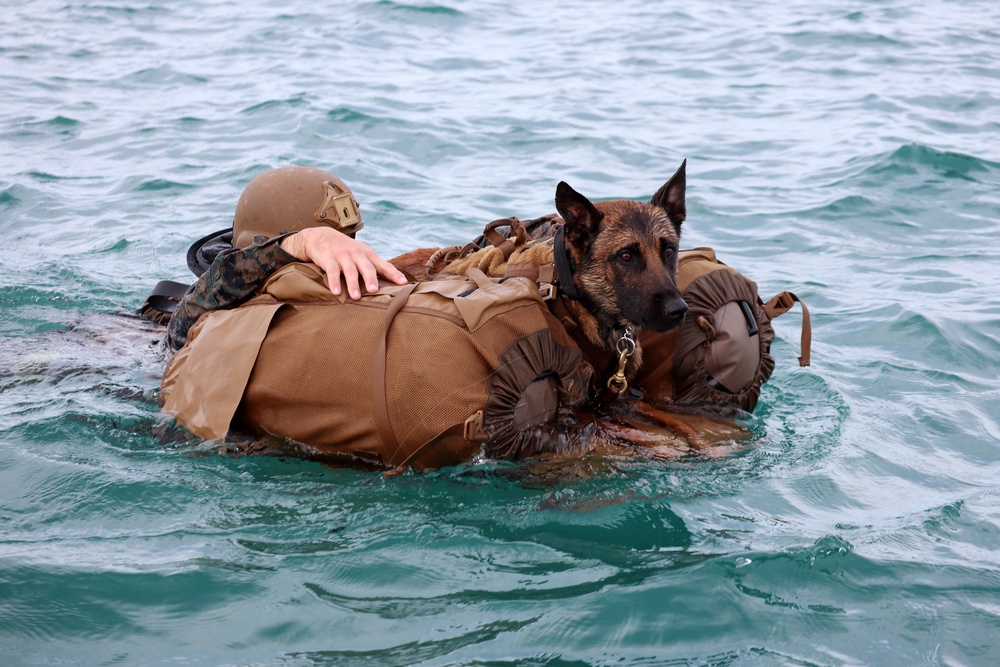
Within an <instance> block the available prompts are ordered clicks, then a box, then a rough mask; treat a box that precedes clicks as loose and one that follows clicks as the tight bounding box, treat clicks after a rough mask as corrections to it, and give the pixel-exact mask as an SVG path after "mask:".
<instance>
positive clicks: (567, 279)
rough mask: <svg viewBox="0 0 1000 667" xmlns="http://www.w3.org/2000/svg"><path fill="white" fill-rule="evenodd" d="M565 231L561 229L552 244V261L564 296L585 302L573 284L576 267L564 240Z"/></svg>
mask: <svg viewBox="0 0 1000 667" xmlns="http://www.w3.org/2000/svg"><path fill="white" fill-rule="evenodd" d="M565 229H566V228H565V227H560V228H559V229H558V231H556V238H555V241H554V242H553V244H552V261H553V262H554V263H555V265H556V277H557V278H558V279H559V287H560V288H561V289H562V292H563V294H565V295H566V296H567V297H569V298H570V299H573V300H574V301H583V297H582V296H581V294H580V292H579V290H577V289H576V283H574V282H573V270H574V269H575V268H576V267H575V266H573V258H572V257H570V256H569V253H567V252H566V243H565V241H564V240H563V232H564V230H565ZM584 305H586V304H584Z"/></svg>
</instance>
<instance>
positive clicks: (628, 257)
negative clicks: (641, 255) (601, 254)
mask: <svg viewBox="0 0 1000 667" xmlns="http://www.w3.org/2000/svg"><path fill="white" fill-rule="evenodd" d="M618 259H620V260H621V261H623V262H626V263H627V262H631V261H632V251H631V250H622V251H621V252H620V253H618Z"/></svg>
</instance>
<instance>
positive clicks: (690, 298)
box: [635, 248, 811, 412]
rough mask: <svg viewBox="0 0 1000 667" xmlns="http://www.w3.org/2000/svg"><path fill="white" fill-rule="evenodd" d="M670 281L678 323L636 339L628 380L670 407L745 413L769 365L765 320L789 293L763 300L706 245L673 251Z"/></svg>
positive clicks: (790, 301)
mask: <svg viewBox="0 0 1000 667" xmlns="http://www.w3.org/2000/svg"><path fill="white" fill-rule="evenodd" d="M678 261H679V267H678V280H677V286H678V288H679V289H680V290H681V293H682V295H683V297H684V301H685V302H686V303H687V304H688V312H687V316H686V317H685V319H684V323H683V324H682V325H681V326H680V327H679V328H677V329H674V330H672V331H668V332H666V333H657V332H647V333H644V334H643V335H642V337H641V338H640V341H641V343H642V349H643V365H642V368H640V369H639V373H638V375H637V377H636V379H635V382H636V384H637V385H638V386H640V387H642V388H643V389H644V390H645V391H646V394H647V396H649V397H650V398H652V399H661V400H662V399H666V400H669V401H672V402H674V403H677V404H682V405H692V406H698V407H702V408H704V407H707V406H715V407H716V408H718V409H719V411H720V412H726V411H728V410H729V409H734V408H739V409H741V410H745V411H747V412H753V409H754V407H756V405H757V401H758V399H759V398H760V392H761V387H762V386H763V384H764V383H765V382H767V380H768V378H770V377H771V373H772V371H773V370H774V359H773V358H772V357H771V343H772V342H773V341H774V329H773V328H772V327H771V320H772V319H774V318H775V317H777V316H778V315H781V314H782V313H785V312H787V311H788V310H789V309H790V308H791V307H792V306H793V305H794V304H795V303H796V302H799V299H798V297H797V296H795V295H794V294H792V293H790V292H781V293H779V294H778V295H776V296H775V297H774V298H772V299H771V300H769V301H768V302H767V303H764V302H763V301H762V300H761V299H760V297H759V296H758V294H757V285H756V283H754V282H753V281H752V280H750V279H749V278H747V277H746V276H744V275H742V274H740V273H739V272H738V271H736V270H735V269H734V268H732V267H730V266H726V265H725V264H723V263H722V262H720V261H718V259H716V256H715V251H714V250H712V249H711V248H695V249H693V250H684V251H681V253H680V257H679V260H678ZM799 303H800V305H801V307H802V313H803V324H802V356H801V357H799V362H800V363H801V365H803V366H808V365H809V347H810V340H811V331H810V326H809V311H808V310H807V309H806V307H805V304H802V303H801V302H799Z"/></svg>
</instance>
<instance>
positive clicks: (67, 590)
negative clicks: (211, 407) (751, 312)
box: [0, 0, 1000, 667]
mask: <svg viewBox="0 0 1000 667" xmlns="http://www.w3.org/2000/svg"><path fill="white" fill-rule="evenodd" d="M2 6H3V11H2V15H3V18H2V20H0V91H2V95H0V234H2V243H0V656H2V657H0V663H2V664H3V665H164V664H188V665H286V666H292V665H294V666H299V665H480V666H486V665H490V666H499V665H518V666H528V665H549V666H553V667H554V666H570V665H572V666H577V665H907V666H909V665H954V666H959V665H962V666H967V665H995V664H997V663H998V660H1000V420H998V413H1000V390H998V385H997V381H998V368H1000V5H998V4H997V3H996V2H995V1H993V0H956V1H949V2H944V1H943V0H928V1H927V2H902V1H901V0H871V1H868V2H860V1H855V2H822V1H821V2H802V1H801V0H793V1H791V2H747V1H745V0H737V1H735V2H730V3H715V2H706V1H705V0H691V1H690V2H686V3H653V2H637V1H634V0H625V1H623V2H616V3H598V2H585V1H583V0H556V1H553V2H536V3H528V2H522V1H520V0H517V1H515V2H510V3H505V2H495V1H485V0H484V1H474V0H427V1H424V0H411V1H405V0H398V1H397V0H377V1H374V2H354V1H348V0H345V1H344V2H340V3H335V4H333V3H331V4H329V5H328V6H324V5H323V3H314V2H313V3H307V2H300V1H298V0H284V1H283V2H253V1H251V2H246V3H236V2H207V1H206V0H177V1H174V2H161V1H159V0H149V1H146V2H128V1H125V2H118V1H116V0H106V1H104V2H91V1H79V0H58V1H52V0H36V1H34V2H22V3H13V2H4V3H2ZM685 158H687V159H688V161H689V162H688V183H689V194H688V220H687V222H685V225H684V238H683V241H684V242H683V245H685V246H687V247H693V246H700V245H710V246H712V247H714V248H716V250H717V251H718V253H719V255H720V257H721V258H722V259H723V260H724V261H726V262H727V263H729V264H731V265H734V266H736V267H738V268H740V269H741V270H742V271H744V272H745V273H747V274H748V275H750V276H752V277H753V278H754V279H755V280H756V281H757V283H758V284H759V285H760V290H761V293H762V294H763V295H764V296H765V298H766V297H767V296H770V295H771V294H773V293H775V292H778V291H780V290H784V289H788V290H791V291H794V292H796V293H797V294H798V295H799V296H800V297H802V298H803V299H804V300H805V302H806V303H807V304H808V305H809V307H810V309H811V310H812V313H813V325H814V345H813V365H812V366H810V367H808V368H801V367H799V366H798V364H797V362H796V356H797V354H798V333H799V325H800V322H801V317H800V315H799V313H798V311H797V310H796V311H793V312H792V313H789V314H787V315H785V316H783V317H782V318H781V319H779V320H777V321H776V324H775V328H776V330H777V334H778V339H777V341H776V342H775V345H774V353H775V356H776V359H777V368H776V370H775V373H774V376H773V378H772V380H771V382H770V383H769V384H767V385H766V387H765V390H764V393H763V397H762V402H761V405H760V406H759V407H758V409H757V411H756V414H755V415H754V416H753V417H752V419H750V420H749V426H750V428H751V430H752V432H753V438H752V446H750V447H747V448H744V449H742V450H740V451H738V452H735V453H733V454H730V455H729V456H726V457H723V458H721V459H699V458H691V459H685V460H681V461H677V462H672V463H664V462H655V461H642V460H636V461H627V462H621V461H618V462H606V461H604V462H602V461H589V462H584V463H583V464H581V467H580V468H577V469H573V470H564V471H555V472H554V473H553V474H551V475H547V476H530V475H526V474H523V472H524V471H523V470H520V469H519V468H518V467H517V466H511V465H505V464H498V463H493V462H480V463H477V464H475V465H468V466H463V467H460V468H455V469H448V470H443V471H439V472H434V473H427V474H406V475H402V476H399V477H394V478H389V479H386V478H383V477H382V476H380V475H379V474H377V473H372V472H366V471H360V470H343V469H331V468H327V467H324V466H322V465H320V464H317V463H312V462H303V461H299V460H295V459H287V458H275V457H249V458H229V457H226V456H221V455H219V454H218V452H217V451H216V450H215V448H214V447H213V446H212V445H211V443H198V442H194V443H192V442H189V441H184V440H178V441H172V440H170V439H168V438H165V437H163V433H164V432H165V429H164V425H165V424H166V422H167V420H166V419H165V418H164V417H163V415H161V414H160V413H159V412H158V409H157V407H156V404H155V398H154V396H155V391H156V388H157V386H158V377H159V374H160V372H161V370H162V367H163V364H164V361H165V357H164V354H163V352H162V350H161V349H160V347H159V346H158V340H159V338H160V336H161V332H160V331H159V330H158V329H157V328H155V327H152V326H147V325H143V324H142V323H140V322H138V321H136V320H134V319H132V318H129V317H128V316H127V314H128V313H130V312H132V311H134V309H135V308H136V307H137V306H138V305H139V304H140V303H141V302H142V300H143V298H144V297H145V295H146V293H147V291H148V290H149V289H150V288H151V287H152V285H153V284H154V283H155V282H156V281H157V280H159V279H164V278H169V279H175V280H184V281H190V280H191V276H190V274H189V273H188V272H187V269H186V267H185V263H184V252H185V250H186V248H187V246H188V245H189V243H190V242H191V241H193V240H194V239H196V238H198V237H200V236H202V235H204V234H205V233H207V232H210V231H212V230H215V229H219V228H221V227H224V226H226V225H228V224H229V222H230V220H231V217H232V213H233V209H234V206H235V202H236V199H237V197H238V196H239V193H240V191H241V190H242V188H243V187H244V186H245V185H246V184H247V183H248V182H249V181H250V179H252V178H253V177H254V176H255V175H257V174H259V173H261V172H262V171H264V170H266V169H269V168H272V167H277V166H283V165H288V164H307V165H314V166H320V167H323V168H327V169H330V170H332V171H334V172H335V173H337V174H338V175H340V176H342V177H343V178H344V179H345V180H347V181H348V182H349V183H350V184H351V185H352V187H353V188H354V189H355V192H356V194H357V195H358V198H359V199H360V201H361V204H362V210H363V212H364V215H365V219H366V223H367V225H366V227H365V229H364V231H363V232H362V237H363V238H364V240H366V241H367V242H368V243H370V244H371V245H372V246H373V247H374V248H375V249H376V250H378V251H379V252H380V253H382V254H383V255H386V256H391V255H393V254H396V253H399V252H402V251H404V250H408V249H410V248H413V247H418V246H427V245H441V244H451V243H456V242H463V241H465V240H467V239H469V238H471V237H473V236H475V235H476V234H477V233H478V232H479V231H480V230H481V227H482V225H483V224H484V223H486V222H488V221H490V220H493V219H495V218H499V217H504V216H508V215H518V216H521V217H534V216H537V215H543V214H546V213H549V212H551V211H552V210H553V203H552V198H553V193H554V189H555V185H556V183H558V182H559V181H560V180H566V181H567V182H569V183H570V184H571V185H572V186H573V187H574V188H576V189H577V190H579V191H581V192H583V193H584V194H586V195H588V196H590V197H593V198H595V199H603V198H616V197H628V198H648V197H649V196H650V195H651V194H652V193H653V192H654V191H655V190H656V188H657V187H659V186H660V185H661V184H662V183H663V182H664V181H665V180H666V179H667V178H668V177H669V176H670V174H672V173H673V171H674V170H675V169H676V168H677V166H678V164H679V163H680V162H681V160H682V159H685Z"/></svg>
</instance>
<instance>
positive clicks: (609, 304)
mask: <svg viewBox="0 0 1000 667" xmlns="http://www.w3.org/2000/svg"><path fill="white" fill-rule="evenodd" d="M686 167H687V161H686V160H685V161H684V162H683V163H682V164H681V166H680V167H679V168H678V169H677V172H676V173H675V174H674V175H673V176H672V177H671V178H670V179H669V180H668V181H667V182H666V183H664V185H663V187H661V188H660V189H659V190H657V191H656V194H654V195H653V198H652V200H651V201H650V202H649V203H644V202H637V201H632V200H627V199H616V200H612V201H606V202H598V203H596V204H595V203H592V202H591V201H590V200H589V199H587V198H586V197H584V196H583V195H582V194H580V193H579V192H577V191H576V190H574V189H573V188H572V187H570V186H569V185H568V184H567V183H566V182H560V183H559V185H558V186H557V187H556V195H555V204H556V210H557V211H558V212H559V215H560V216H561V217H562V225H561V226H560V225H559V224H558V221H556V224H555V225H552V229H553V231H555V230H557V229H558V230H559V231H555V233H554V234H553V235H552V236H550V237H549V238H547V239H542V240H539V241H535V242H533V243H529V244H526V245H524V246H523V247H522V248H520V249H518V250H517V251H515V252H514V253H513V254H511V255H510V256H509V257H506V256H503V255H502V254H501V253H500V252H499V250H498V249H497V248H495V247H488V248H485V249H482V250H480V251H478V252H475V253H473V254H471V255H468V256H466V257H464V258H461V259H457V260H454V261H452V262H450V263H449V264H448V265H447V266H446V267H445V268H444V269H443V271H442V273H449V274H458V275H462V274H464V273H465V272H466V271H468V270H469V269H470V268H471V267H476V268H480V269H482V270H483V271H484V272H485V273H486V274H487V275H490V276H491V277H495V278H500V277H503V276H504V275H507V274H509V272H510V271H511V269H512V268H513V267H517V266H518V265H532V264H533V265H545V264H555V267H556V269H557V273H558V284H559V289H560V290H561V291H562V293H563V294H564V295H565V296H567V297H568V298H567V299H563V300H562V303H563V304H565V307H566V310H567V311H569V315H570V316H571V317H572V320H573V321H574V322H575V324H576V325H578V329H577V331H574V332H573V335H574V337H575V338H577V339H578V340H579V342H580V343H581V345H582V346H583V347H585V348H589V349H591V350H602V351H604V352H605V353H606V354H607V355H610V356H614V357H618V356H619V352H620V349H619V347H620V346H621V342H620V341H621V340H622V338H623V337H624V336H626V335H627V337H628V338H629V339H631V341H632V342H634V344H635V349H634V352H633V353H632V354H631V355H630V357H631V361H630V365H629V368H628V369H627V371H626V373H627V378H628V379H631V377H632V376H633V375H634V373H635V370H636V369H637V368H638V367H639V366H640V365H641V360H642V350H641V346H640V345H639V343H638V339H639V337H640V335H641V332H642V331H644V330H652V331H658V332H665V331H669V330H670V329H673V328H675V327H677V326H679V325H680V324H681V323H682V322H683V321H684V314H685V313H686V312H687V304H686V303H684V300H683V298H681V294H680V290H679V289H678V288H677V254H678V248H679V243H680V235H681V224H682V223H683V222H684V220H685V218H686V216H687V212H686V208H685V190H686V180H687V179H686ZM434 251H435V249H423V250H417V251H413V252H410V253H406V254H405V255H400V256H399V257H396V258H394V259H392V260H390V261H391V262H392V264H393V265H395V266H396V267H397V268H398V269H400V270H403V271H406V272H408V273H410V274H412V275H414V276H416V277H417V278H418V279H420V278H425V279H426V278H429V277H430V275H429V273H428V266H427V263H428V260H429V259H430V258H431V256H432V253H433V252H434ZM515 271H516V269H515ZM581 338H582V339H581ZM597 370H600V369H597Z"/></svg>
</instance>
